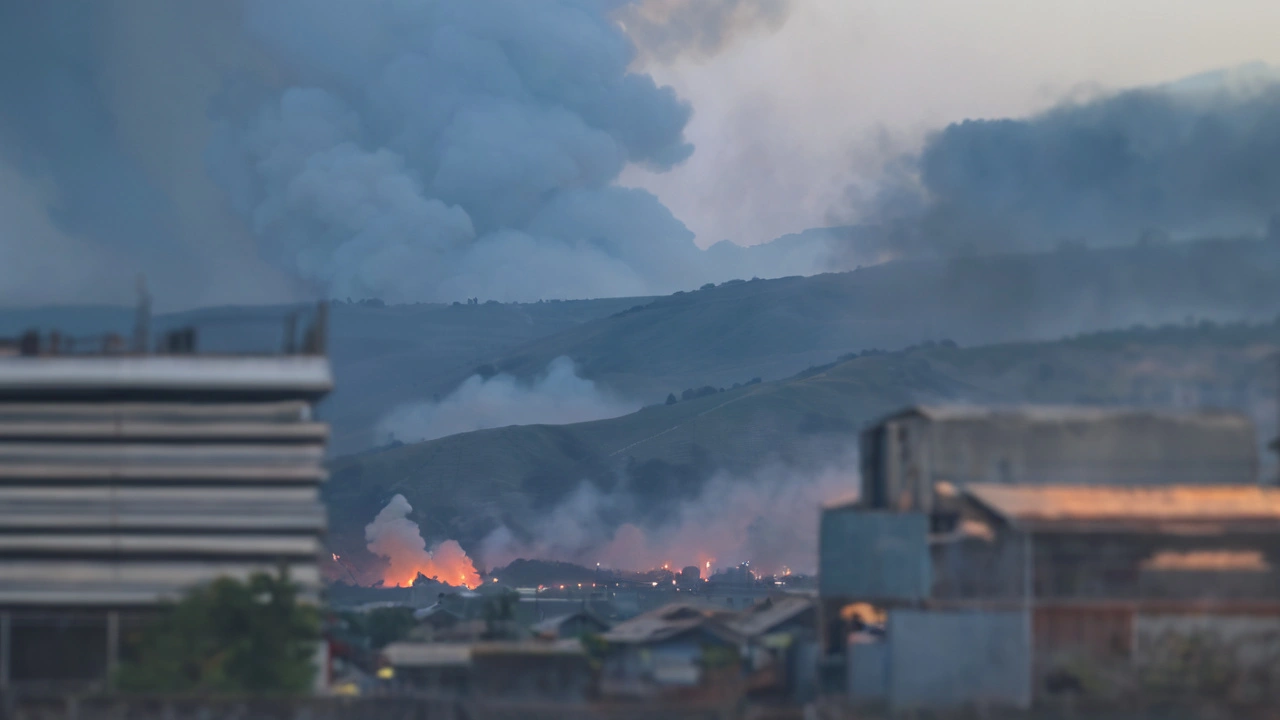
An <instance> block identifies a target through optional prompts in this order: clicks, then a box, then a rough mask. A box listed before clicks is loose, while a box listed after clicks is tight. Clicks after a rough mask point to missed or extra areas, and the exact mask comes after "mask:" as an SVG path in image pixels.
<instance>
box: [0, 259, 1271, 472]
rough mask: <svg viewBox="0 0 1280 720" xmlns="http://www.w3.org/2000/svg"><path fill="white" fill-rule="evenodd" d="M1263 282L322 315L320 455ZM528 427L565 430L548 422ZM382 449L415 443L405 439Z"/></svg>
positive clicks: (96, 311) (717, 291)
mask: <svg viewBox="0 0 1280 720" xmlns="http://www.w3.org/2000/svg"><path fill="white" fill-rule="evenodd" d="M1277 276H1280V243H1278V242H1275V241H1274V240H1264V241H1259V240H1206V241H1199V242H1190V243H1169V244H1146V245H1132V246H1129V247H1122V248H1097V249H1087V248H1081V247H1072V246H1068V247H1064V248H1063V249H1060V250H1059V251H1056V252H1046V253H1039V254H1006V255H993V256H973V257H962V258H953V259H949V260H941V259H939V260H917V261H896V262H889V263H885V264H882V265H877V266H873V267H867V268H862V269H859V270H856V271H852V272H846V273H832V274H826V275H818V276H813V277H789V278H781V279H776V280H744V281H731V282H729V283H724V284H721V285H719V286H715V287H708V288H704V289H701V290H696V291H691V292H681V293H677V294H675V295H670V296H664V297H659V298H613V299H600V300H583V301H557V302H544V303H526V304H510V303H508V304H502V303H496V302H486V301H484V300H483V299H481V301H480V302H479V303H478V304H476V305H470V304H459V305H442V304H420V305H382V304H381V303H335V304H334V305H333V306H332V307H333V311H332V333H331V343H330V347H331V354H332V361H333V365H334V371H335V374H336V376H337V379H338V389H337V391H336V392H335V393H334V395H333V396H332V397H331V398H329V399H328V400H327V401H326V402H325V403H324V405H323V406H322V408H321V413H322V416H323V417H324V418H325V419H326V420H327V421H328V422H330V423H331V424H332V426H333V433H334V434H333V446H332V449H333V451H334V452H335V453H337V454H348V453H352V452H356V451H359V450H362V449H365V448H368V447H371V446H374V445H376V444H379V443H383V442H385V440H386V435H387V433H388V432H391V431H394V430H396V429H398V426H396V425H394V424H392V425H387V424H386V423H385V422H384V421H385V420H386V419H387V418H388V417H390V416H392V415H393V413H395V412H396V411H397V409H398V408H401V407H402V406H408V407H409V408H411V409H412V408H413V407H415V406H425V407H428V408H429V407H432V406H433V405H434V404H438V402H439V401H441V400H446V399H449V398H450V397H451V395H450V393H454V392H455V391H457V389H458V388H459V386H461V385H462V384H463V383H464V382H468V380H469V378H472V376H474V375H476V373H477V371H478V370H480V371H482V374H483V375H485V376H486V377H487V376H489V375H492V374H493V373H496V372H502V373H506V374H508V375H510V376H511V378H510V379H509V384H510V385H511V387H513V388H517V389H519V388H524V387H529V386H536V384H537V383H538V381H539V378H542V377H545V375H546V374H547V373H548V371H549V367H550V366H551V364H552V361H554V360H555V359H556V358H560V357H565V358H568V359H570V360H571V361H572V362H573V364H574V365H575V366H576V373H577V375H578V376H579V377H580V378H581V380H582V381H583V382H587V383H588V384H594V389H590V388H588V389H587V391H586V392H589V393H596V392H598V393H602V394H607V395H608V396H609V397H610V398H611V399H612V400H615V401H616V402H612V403H606V404H608V405H610V406H611V407H612V406H618V407H623V406H626V407H625V408H624V409H623V410H621V411H615V412H613V414H618V413H619V412H625V411H626V410H629V409H631V408H634V407H639V406H641V405H648V404H654V403H660V402H662V401H663V400H664V399H665V398H666V397H667V395H668V393H675V394H676V395H680V393H681V391H683V390H685V389H689V388H697V387H702V386H707V385H712V386H715V387H717V388H718V387H726V388H728V387H731V386H732V385H733V384H734V383H739V384H743V383H746V382H747V381H749V380H751V379H753V378H760V379H763V380H777V379H781V378H785V377H789V376H791V375H793V374H794V373H796V372H799V371H801V370H803V369H804V368H807V367H809V366H812V365H817V364H821V363H824V362H827V361H828V360H830V358H833V357H837V356H839V355H842V354H845V353H850V352H859V351H862V350H866V349H871V348H880V349H885V350H896V349H900V348H903V347H906V346H908V345H912V344H916V343H920V342H923V341H927V340H935V341H939V340H943V339H950V340H953V341H955V342H958V343H960V344H961V345H966V346H968V345H976V344H983V343H993V342H1009V341H1015V340H1023V339H1041V340H1047V339H1052V338H1057V337H1061V336H1064V335H1069V334H1074V333H1078V332H1091V331H1096V330H1102V329H1108V328H1117V327H1127V326H1130V325H1133V324H1138V323H1144V324H1150V325H1158V324H1163V323H1168V322H1182V321H1183V320H1185V319H1186V318H1187V317H1188V316H1193V317H1196V318H1207V319H1214V320H1219V321H1236V320H1253V321H1258V320H1262V319H1269V318H1271V317H1273V316H1274V315H1275V314H1276V313H1277V312H1280V285H1278V284H1277V283H1275V282H1274V278H1275V277H1277ZM284 311H285V309H284V308H281V307H262V308H209V309H204V310H196V311H189V312H184V313H176V314H170V315H163V316H160V317H159V318H157V321H156V325H157V328H164V327H171V326H177V325H182V324H186V323H194V324H197V325H199V326H200V327H201V341H200V342H201V347H202V348H204V349H218V348H219V347H222V346H224V345H225V346H231V345H234V346H235V347H239V348H243V347H245V346H248V347H251V348H255V349H265V348H274V347H277V346H278V344H279V341H280V337H281V336H280V332H281V330H280V324H279V319H280V318H281V317H282V315H283V313H284ZM264 320H265V321H264ZM132 321H133V319H132V310H131V309H128V308H119V307H116V308H112V307H76V308H38V309H31V310H0V333H5V334H15V333H18V332H21V331H23V330H25V329H27V328H29V327H43V328H45V329H55V328H56V329H59V330H61V331H62V332H65V333H72V334H94V333H99V334H100V333H102V332H107V331H116V332H121V333H127V332H128V331H129V329H130V328H131V326H132ZM267 321H269V322H267ZM482 379H484V378H474V379H472V380H471V382H472V383H473V384H475V383H478V382H479V381H480V380H482ZM544 390H545V392H544V397H542V400H543V401H544V404H547V405H550V406H555V405H556V404H557V403H559V402H561V401H562V400H564V399H565V398H564V397H563V396H564V395H566V391H565V390H564V388H562V387H559V386H556V387H550V388H545V389H544ZM570 399H572V398H570ZM521 401H522V398H520V397H515V398H513V399H512V400H511V402H521ZM456 407H457V403H455V405H454V408H456ZM505 412H506V411H505V410H504V409H503V408H502V407H495V408H490V413H489V416H488V418H487V419H486V423H487V425H485V426H491V427H499V426H502V425H506V424H511V423H515V422H530V420H529V419H527V417H528V413H514V414H512V417H511V418H509V419H508V418H506V417H505ZM602 416H603V415H596V417H602ZM569 418H570V419H573V416H572V415H570V416H569ZM579 419H580V418H579ZM537 421H538V422H564V421H565V420H562V419H558V418H557V417H555V416H554V413H553V414H551V415H550V416H548V417H545V418H541V419H539V420H537ZM395 435H396V437H398V438H399V439H401V440H406V441H412V440H415V439H418V438H419V437H421V436H418V437H415V436H414V433H413V428H412V427H407V428H405V429H403V430H400V431H398V432H395Z"/></svg>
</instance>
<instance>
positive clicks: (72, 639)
mask: <svg viewBox="0 0 1280 720" xmlns="http://www.w3.org/2000/svg"><path fill="white" fill-rule="evenodd" d="M323 325H324V312H323V309H321V310H320V311H319V312H317V313H316V315H315V316H314V318H313V320H312V323H311V325H310V326H309V327H307V328H306V330H305V336H306V339H305V340H304V341H303V342H301V343H293V342H291V341H289V340H286V343H285V347H284V348H283V350H282V351H281V352H278V353H276V354H274V355H266V354H258V355H200V354H197V353H196V352H195V345H196V335H195V331H193V330H189V329H188V330H184V331H182V332H181V333H179V336H178V337H176V338H175V337H169V336H166V338H165V339H164V341H163V342H162V343H160V344H159V345H160V347H161V348H162V350H163V352H157V353H152V352H146V350H147V349H148V345H149V344H148V343H146V341H145V339H144V340H142V341H141V342H138V341H135V342H134V343H133V344H132V346H131V347H129V348H128V349H125V344H123V343H104V344H102V345H101V346H98V345H96V344H95V345H94V350H93V352H91V353H68V352H67V350H66V347H67V346H66V343H65V342H59V340H58V339H56V335H50V336H41V335H38V334H34V333H28V335H27V336H25V337H24V339H23V341H22V342H21V343H16V344H13V345H12V346H11V347H13V348H14V349H15V352H13V353H11V354H9V355H7V356H3V357H0V690H9V689H20V688H34V687H48V688H62V687H70V686H75V687H85V688H104V687H107V686H109V684H110V678H111V677H112V674H113V670H114V667H115V666H116V664H117V663H118V661H119V658H120V657H121V653H122V649H123V648H122V646H124V645H127V642H128V637H129V635H130V633H131V632H132V631H133V630H134V629H136V628H137V627H139V626H140V625H141V624H142V623H144V622H145V621H146V620H147V618H148V616H149V615H150V614H151V613H153V612H154V609H155V608H156V607H157V605H158V604H160V603H162V602H165V601H168V600H174V599H177V598H179V597H180V596H181V595H182V594H183V593H184V592H185V591H186V590H188V589H189V588H192V587H194V586H197V585H200V584H202V583H205V582H208V581H210V580H213V579H215V578H217V577H225V576H229V577H237V578H244V577H247V576H249V575H251V574H253V573H255V572H260V571H265V572H272V573H274V572H277V571H278V570H281V569H283V570H285V571H287V573H288V574H289V577H290V578H291V579H292V580H293V581H295V582H297V583H298V584H299V585H300V586H301V590H302V593H303V596H304V597H309V598H317V597H318V595H319V593H320V591H321V578H320V574H319V570H318V558H319V553H320V552H322V537H323V533H324V531H325V527H326V514H325V510H324V506H323V505H322V504H321V502H320V497H319V488H320V484H321V482H322V481H323V479H324V477H325V474H324V469H323V465H322V463H323V461H324V452H325V445H326V440H327V427H326V426H325V424H323V423H321V422H318V421H317V420H316V419H315V417H314V412H313V407H314V404H315V403H316V402H317V401H318V400H319V399H320V398H322V397H323V396H324V395H325V394H326V393H328V392H329V390H330V389H331V387H332V378H331V375H330V370H329V365H328V361H327V359H326V357H325V355H324V352H323V335H324V327H323ZM296 329H297V327H296V325H292V326H291V327H290V330H291V331H292V330H296ZM81 347H83V345H82V346H81Z"/></svg>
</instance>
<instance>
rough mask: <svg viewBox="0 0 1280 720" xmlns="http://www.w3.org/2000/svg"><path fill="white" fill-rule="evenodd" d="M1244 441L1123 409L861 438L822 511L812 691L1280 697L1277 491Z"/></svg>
mask: <svg viewBox="0 0 1280 720" xmlns="http://www.w3.org/2000/svg"><path fill="white" fill-rule="evenodd" d="M1253 438H1254V433H1253V429H1252V427H1251V424H1250V423H1249V421H1248V420H1247V419H1246V418H1244V417H1242V416H1237V415H1232V414H1229V413H1218V412H1204V413H1182V414H1168V413H1158V414H1156V413H1148V412H1144V411H1135V410H1127V409H1061V408H1022V409H1016V410H993V409H981V408H965V409H943V410H937V409H934V410H929V409H913V410H909V411H905V412H903V413H900V414H898V415H895V416H892V417H891V418H889V419H887V420H885V421H884V422H882V423H880V424H878V425H876V426H873V427H872V428H871V429H870V430H869V431H868V432H867V433H866V434H864V436H863V447H864V452H870V456H867V455H865V454H864V457H863V461H864V463H865V464H866V467H864V477H863V482H864V486H863V496H862V499H861V500H859V501H858V502H856V503H846V504H840V505H834V506H831V507H828V508H827V509H826V510H825V511H824V512H823V516H822V522H821V530H820V536H821V537H820V544H821V550H820V559H819V564H820V577H821V580H820V585H821V589H820V593H821V599H822V607H821V611H822V623H823V632H824V638H823V640H824V650H825V660H824V661H823V667H824V670H825V671H826V684H827V686H828V687H829V688H831V687H839V688H841V689H842V691H843V692H844V693H847V695H848V696H849V697H850V698H851V699H852V700H854V701H855V702H857V703H860V704H869V705H887V706H889V707H891V708H894V709H897V710H904V709H910V708H916V707H934V708H941V707H956V706H965V705H986V704H995V705H1010V706H1017V707H1029V706H1031V705H1033V704H1040V703H1046V702H1054V701H1056V700H1058V699H1060V698H1065V697H1077V696H1083V697H1086V698H1088V700H1089V701H1092V702H1118V701H1121V700H1122V699H1123V700H1124V701H1126V702H1137V701H1139V700H1141V699H1146V700H1160V701H1166V702H1167V701H1169V700H1171V699H1177V698H1192V699H1196V700H1201V699H1211V700H1221V701H1228V702H1234V703H1259V702H1267V701H1274V700H1275V699H1277V698H1280V488H1274V487H1263V486H1261V485H1259V484H1258V482H1257V480H1258V479H1257V476H1256V455H1255V453H1256V450H1255V448H1254V445H1253ZM868 626H874V627H870V628H869V627H868ZM868 630H874V632H868ZM957 658H964V660H963V661H960V662H957V660H956V659H957Z"/></svg>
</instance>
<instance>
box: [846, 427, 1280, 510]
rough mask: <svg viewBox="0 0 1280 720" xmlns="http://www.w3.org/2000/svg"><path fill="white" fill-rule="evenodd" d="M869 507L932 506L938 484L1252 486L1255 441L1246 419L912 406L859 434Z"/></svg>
mask: <svg viewBox="0 0 1280 720" xmlns="http://www.w3.org/2000/svg"><path fill="white" fill-rule="evenodd" d="M860 444H861V464H862V468H861V470H862V494H861V498H862V502H863V504H864V506H865V507H868V508H874V509H893V510H900V511H908V510H913V511H918V512H922V513H925V514H930V513H932V512H933V510H934V502H935V493H934V489H935V488H937V487H962V486H964V485H967V484H968V483H977V482H981V483H1002V484H1014V483H1017V484H1022V483H1032V484H1039V485H1182V484H1191V485H1199V484H1218V485H1242V484H1244V485H1248V484H1252V483H1255V482H1257V479H1258V456H1257V445H1256V444H1257V441H1256V438H1255V435H1254V427H1253V423H1252V421H1251V420H1250V419H1249V418H1248V417H1247V416H1246V415H1243V414H1240V413H1235V412H1225V411H1216V410H1200V411H1165V410H1152V409H1140V408H1126V407H1114V408H1113V407H1082V406H1040V405H1023V406H1010V407H998V406H997V407H988V406H977V405H938V406H916V407H911V408H907V409H904V410H902V411H900V412H897V413H894V414H893V415H890V416H889V417H886V418H884V419H882V420H880V421H879V422H877V423H874V424H873V425H871V426H870V427H869V428H868V429H867V430H865V431H864V432H863V433H862V436H861V443H860Z"/></svg>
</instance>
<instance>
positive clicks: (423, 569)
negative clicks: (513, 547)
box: [364, 495, 480, 587]
mask: <svg viewBox="0 0 1280 720" xmlns="http://www.w3.org/2000/svg"><path fill="white" fill-rule="evenodd" d="M412 511H413V507H412V506H410V505H409V501H408V500H406V499H405V497H404V496H403V495H396V496H395V497H393V498H391V501H390V502H388V503H387V506H386V507H384V508H383V509H382V510H381V512H379V513H378V514H377V516H375V517H374V518H373V522H371V523H369V524H368V525H367V526H365V529H364V538H365V542H366V543H368V548H369V552H371V553H373V554H374V555H377V556H379V557H382V558H385V559H386V561H387V567H386V570H385V571H384V572H383V577H382V581H383V585H385V586H387V587H393V586H395V587H407V586H409V585H412V584H413V581H414V580H415V579H416V578H417V577H418V574H419V573H421V574H422V575H425V576H426V577H429V578H436V579H438V580H440V581H441V582H444V583H448V584H450V585H462V586H465V587H476V586H478V585H479V584H480V575H479V574H478V573H477V572H476V568H475V565H474V564H473V563H472V562H471V558H469V557H467V554H466V552H464V551H463V549H462V546H460V545H459V544H458V543H457V542H456V541H454V540H446V541H444V542H442V543H440V544H439V545H437V546H435V548H433V549H432V550H431V551H430V552H428V551H427V543H426V541H425V540H423V539H422V533H421V532H420V531H419V528H418V524H417V523H415V522H414V521H412V520H410V519H409V513H410V512H412Z"/></svg>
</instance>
